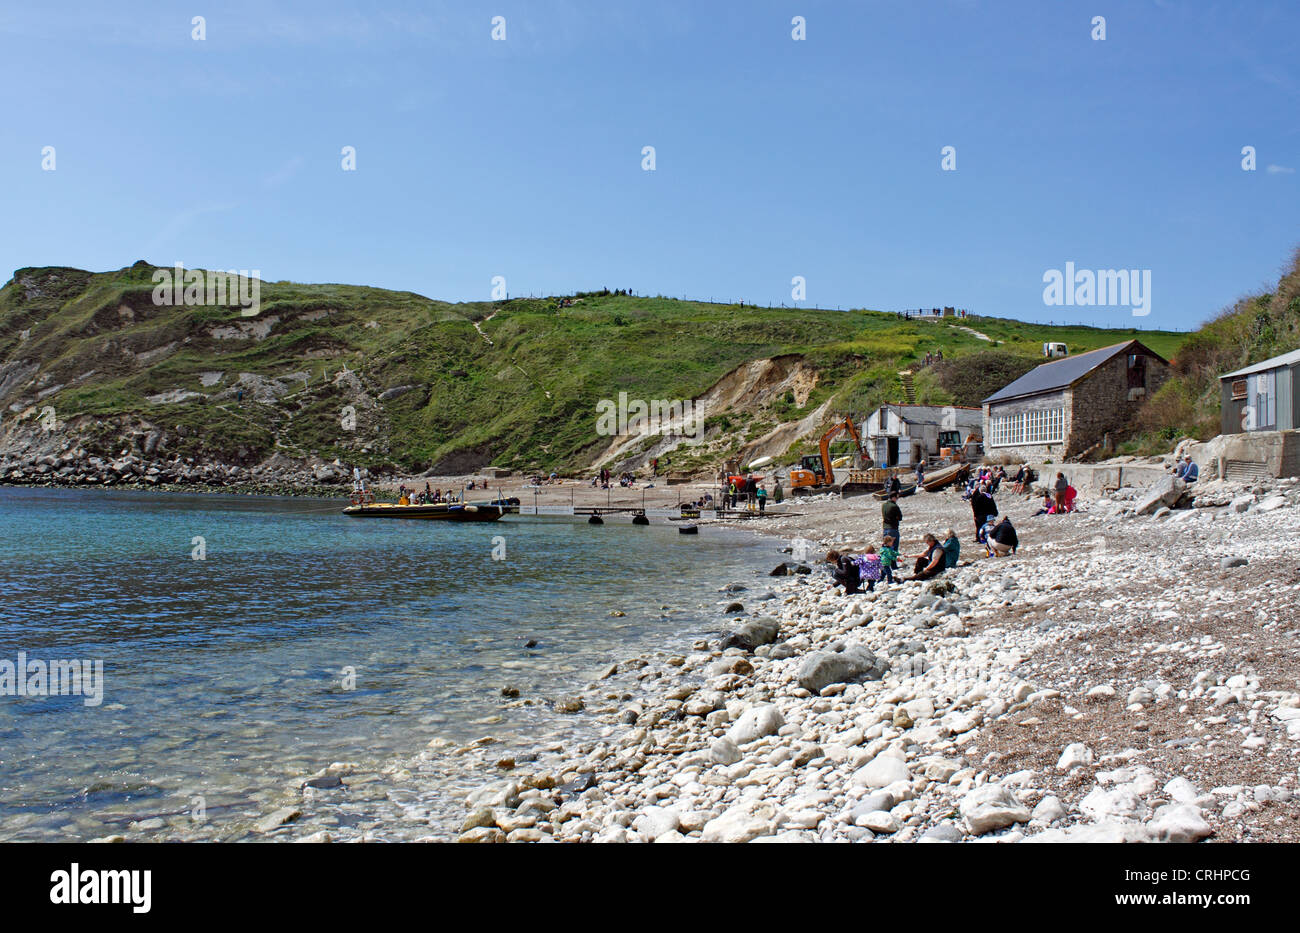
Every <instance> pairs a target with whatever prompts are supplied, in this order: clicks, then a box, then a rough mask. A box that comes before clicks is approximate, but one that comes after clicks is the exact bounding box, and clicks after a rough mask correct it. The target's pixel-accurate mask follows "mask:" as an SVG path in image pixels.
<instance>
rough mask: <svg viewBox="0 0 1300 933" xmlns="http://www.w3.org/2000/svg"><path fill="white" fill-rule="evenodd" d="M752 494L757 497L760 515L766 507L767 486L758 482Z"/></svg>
mask: <svg viewBox="0 0 1300 933" xmlns="http://www.w3.org/2000/svg"><path fill="white" fill-rule="evenodd" d="M754 495H755V496H756V497H757V498H758V514H759V515H762V514H764V510H765V509H766V508H767V487H766V486H763V485H762V484H760V485H759V487H758V491H757V492H755V493H754Z"/></svg>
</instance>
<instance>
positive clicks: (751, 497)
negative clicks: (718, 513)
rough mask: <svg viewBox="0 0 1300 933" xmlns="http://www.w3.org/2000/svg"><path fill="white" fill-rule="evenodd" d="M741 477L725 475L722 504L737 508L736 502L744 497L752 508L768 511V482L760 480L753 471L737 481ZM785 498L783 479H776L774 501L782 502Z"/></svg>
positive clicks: (761, 511)
mask: <svg viewBox="0 0 1300 933" xmlns="http://www.w3.org/2000/svg"><path fill="white" fill-rule="evenodd" d="M737 479H739V477H734V476H724V477H723V486H722V491H721V501H722V504H723V505H724V506H725V507H726V508H729V509H734V508H736V504H737V503H738V502H739V501H740V499H741V497H744V500H745V502H746V503H747V504H748V505H749V508H750V510H751V511H752V510H753V509H755V508H757V509H758V512H759V514H760V515H761V514H763V513H765V512H766V511H767V498H768V492H767V484H766V483H764V482H762V481H760V480H759V479H758V478H757V477H756V476H754V474H753V473H747V474H745V477H744V478H743V479H740V482H736V480H737ZM784 500H785V491H784V490H783V489H782V488H781V480H780V479H778V480H777V481H776V488H775V489H774V490H773V492H772V501H773V502H782V501H784Z"/></svg>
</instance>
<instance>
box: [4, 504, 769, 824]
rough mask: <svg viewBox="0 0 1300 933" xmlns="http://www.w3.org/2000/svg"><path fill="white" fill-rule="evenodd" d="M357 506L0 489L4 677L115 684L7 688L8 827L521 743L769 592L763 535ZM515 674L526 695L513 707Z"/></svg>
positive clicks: (174, 808)
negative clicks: (432, 517) (35, 672)
mask: <svg viewBox="0 0 1300 933" xmlns="http://www.w3.org/2000/svg"><path fill="white" fill-rule="evenodd" d="M341 508H342V503H340V502H331V501H328V500H317V499H292V498H272V497H248V496H233V495H198V494H194V495H191V494H178V493H170V494H169V493H149V492H135V491H125V490H121V491H116V490H115V491H110V490H52V489H16V488H5V489H0V670H3V664H4V662H5V661H8V662H10V665H11V667H14V666H16V665H17V663H18V658H19V655H20V653H22V655H23V657H24V658H25V659H26V662H25V663H26V665H27V666H28V667H29V669H30V665H31V664H32V662H33V661H40V662H43V663H47V664H49V665H51V669H52V668H53V665H54V664H56V663H57V662H60V661H62V662H65V664H64V667H65V668H66V667H67V662H71V661H74V660H75V661H78V662H86V663H89V664H91V665H93V664H94V663H95V662H102V684H100V687H101V688H102V697H101V698H100V699H99V700H98V701H97V702H96V701H95V699H94V697H93V696H91V695H90V694H91V692H92V691H90V690H89V688H88V687H87V685H86V684H85V683H83V684H82V688H83V690H82V693H78V694H73V695H70V694H64V695H49V694H51V693H53V692H54V691H53V689H52V688H53V685H52V684H51V683H49V682H47V684H46V686H45V695H41V693H40V691H39V690H36V691H27V695H19V692H18V691H17V690H9V691H4V690H3V689H2V688H0V839H44V840H77V839H89V838H96V837H100V836H104V835H107V834H111V833H115V832H119V831H122V830H123V829H124V828H126V827H127V826H130V825H136V826H138V825H139V820H140V819H141V818H142V817H143V816H145V815H148V814H153V813H162V814H167V813H176V812H183V811H184V810H185V808H186V807H187V806H190V805H191V802H192V801H195V800H201V801H205V802H206V803H207V805H208V806H209V807H210V808H211V811H210V816H209V819H211V820H212V821H214V822H218V823H219V821H220V820H221V819H222V818H223V817H222V814H223V813H227V814H232V815H233V814H234V813H240V814H243V815H244V816H245V817H248V816H250V815H252V814H256V813H258V812H260V810H259V805H260V804H263V803H264V804H265V806H270V805H271V802H272V801H273V800H274V799H275V797H276V794H277V793H279V792H280V791H281V789H282V788H283V787H284V786H286V784H290V785H292V784H293V782H296V781H299V780H301V779H302V777H303V776H304V775H308V774H310V773H312V772H315V771H317V770H319V769H321V768H324V767H326V766H328V765H329V764H330V763H331V762H335V761H347V762H361V763H362V764H363V765H364V766H366V767H374V768H376V769H377V768H379V767H381V766H382V764H383V762H384V761H386V760H388V759H391V758H394V757H399V756H402V755H409V754H411V753H413V752H415V751H417V750H419V749H421V748H423V747H425V746H426V745H427V744H428V743H429V741H430V740H431V739H436V738H443V739H447V740H449V741H452V742H457V743H465V742H470V741H473V740H474V739H476V738H478V737H479V736H482V735H483V734H484V733H485V732H491V733H492V734H494V735H498V736H505V737H506V738H507V739H513V740H515V741H516V742H526V741H527V739H528V737H529V736H530V735H532V734H535V733H540V732H541V731H542V730H544V729H546V728H549V727H551V726H553V725H554V724H555V723H557V722H563V723H565V724H566V727H568V728H571V729H573V730H575V731H579V732H580V731H581V729H582V728H583V726H584V716H583V715H582V714H580V715H578V716H576V717H574V716H567V717H566V716H562V715H561V714H559V713H556V712H555V711H554V710H553V708H552V706H551V701H553V700H554V698H556V697H557V696H560V695H563V694H565V693H566V692H571V691H574V690H577V689H580V688H581V687H582V686H583V685H585V684H587V683H589V682H590V681H591V680H592V678H593V677H594V676H596V673H595V672H596V671H597V670H598V669H599V668H600V667H601V666H602V665H603V664H607V663H609V662H611V661H617V660H619V659H622V658H627V657H630V656H634V655H637V654H639V653H644V652H650V651H656V650H662V649H669V650H679V651H683V652H684V651H686V650H689V646H690V643H691V641H693V640H694V639H696V638H699V637H701V636H702V635H706V634H708V633H710V632H716V631H717V630H718V629H719V628H720V627H721V626H722V625H723V618H722V616H721V613H720V603H721V602H723V601H728V602H729V601H730V600H731V599H732V598H734V597H731V596H728V595H726V594H723V593H722V592H721V588H722V587H723V586H725V585H726V584H729V583H732V582H742V583H744V584H746V585H748V586H750V587H756V586H761V585H762V584H761V582H755V581H756V574H758V573H760V572H761V570H762V569H768V568H770V565H771V564H772V563H773V559H774V557H776V556H779V555H777V553H776V552H777V547H778V545H777V543H775V542H771V541H767V542H759V541H756V540H754V539H753V538H752V537H750V536H748V535H740V534H736V533H729V532H725V531H723V530H720V529H710V528H708V527H705V528H703V529H702V533H701V534H700V535H681V534H679V533H678V531H677V528H676V527H675V525H674V523H658V524H654V525H651V526H649V527H643V526H634V525H632V524H631V522H630V519H629V518H628V517H612V516H611V517H609V518H607V519H606V522H605V524H604V525H599V526H592V525H588V524H587V523H586V522H585V520H584V519H581V518H578V519H568V520H555V519H550V520H548V519H532V518H522V517H517V516H510V517H507V518H505V519H503V520H502V521H499V522H485V523H474V524H451V523H441V522H420V521H398V520H388V521H385V520H377V519H376V520H365V519H352V518H346V517H344V516H342V515H341V514H340V513H341ZM617 613H622V615H618V614H617ZM530 642H535V644H533V645H532V646H531V647H530V646H529V645H530ZM92 669H93V668H86V670H87V672H88V674H89V672H90V671H91V670H92ZM65 674H66V670H65ZM506 685H510V686H513V687H515V688H516V689H518V690H519V691H520V696H521V697H522V698H526V699H528V698H531V700H532V702H529V703H527V704H521V703H518V702H515V703H508V702H506V701H505V700H503V698H502V695H501V691H502V688H503V686H506ZM11 686H12V684H11ZM27 686H32V681H31V678H30V677H29V679H28V683H27ZM36 686H38V687H39V686H40V684H39V683H37V684H36ZM0 687H2V685H0ZM32 692H35V693H36V694H37V695H30V694H31V693H32ZM585 724H586V725H587V726H588V727H590V725H591V724H590V722H589V721H586V722H585ZM231 818H233V816H232V817H231ZM154 822H155V823H156V822H157V821H156V820H155V821H154ZM149 825H150V824H145V826H146V827H148V826H149Z"/></svg>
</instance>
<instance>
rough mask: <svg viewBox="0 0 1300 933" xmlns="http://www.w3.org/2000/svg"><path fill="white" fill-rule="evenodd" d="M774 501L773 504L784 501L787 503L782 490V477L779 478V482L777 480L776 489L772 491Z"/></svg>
mask: <svg viewBox="0 0 1300 933" xmlns="http://www.w3.org/2000/svg"><path fill="white" fill-rule="evenodd" d="M772 501H773V502H784V501H785V491H784V490H783V489H782V488H781V479H780V477H777V480H776V489H774V490H772Z"/></svg>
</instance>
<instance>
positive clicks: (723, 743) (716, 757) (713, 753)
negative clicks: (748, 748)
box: [709, 735, 743, 765]
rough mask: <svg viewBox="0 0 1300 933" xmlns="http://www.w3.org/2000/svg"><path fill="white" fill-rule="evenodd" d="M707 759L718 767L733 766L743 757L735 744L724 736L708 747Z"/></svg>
mask: <svg viewBox="0 0 1300 933" xmlns="http://www.w3.org/2000/svg"><path fill="white" fill-rule="evenodd" d="M709 757H710V758H711V759H712V760H713V761H716V762H717V763H718V764H720V765H734V764H735V763H736V762H738V761H740V759H741V758H742V757H743V756H742V755H741V754H740V749H739V748H737V747H736V743H735V742H733V741H731V739H729V738H727V737H726V736H725V735H724V736H722V737H721V738H719V739H716V740H715V741H714V742H713V744H712V745H710V746H709Z"/></svg>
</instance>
